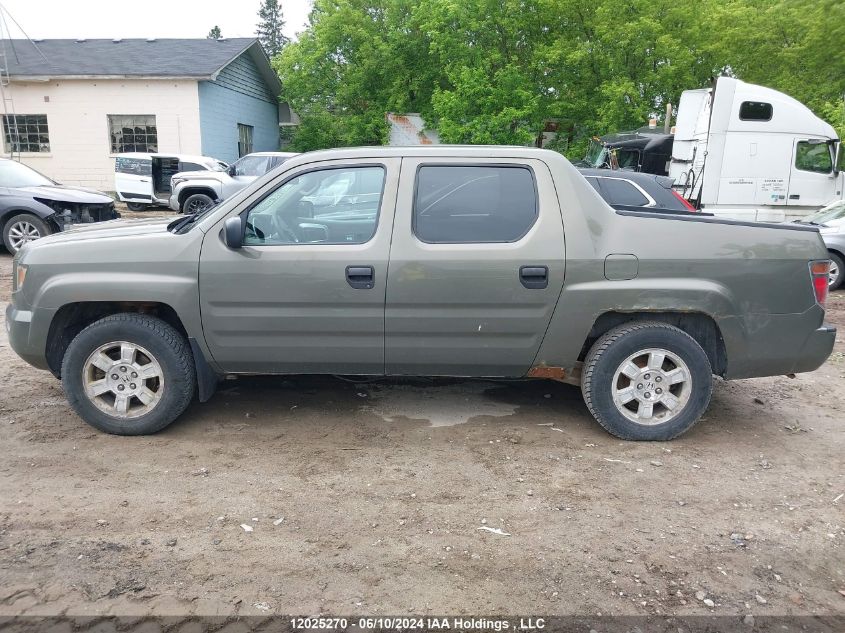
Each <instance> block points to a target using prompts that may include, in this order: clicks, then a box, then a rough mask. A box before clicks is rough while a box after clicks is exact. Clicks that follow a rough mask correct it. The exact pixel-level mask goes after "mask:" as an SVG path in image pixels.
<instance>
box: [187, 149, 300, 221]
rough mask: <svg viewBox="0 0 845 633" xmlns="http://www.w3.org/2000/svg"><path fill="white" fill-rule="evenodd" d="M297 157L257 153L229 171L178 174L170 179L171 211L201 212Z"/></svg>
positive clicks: (234, 165)
mask: <svg viewBox="0 0 845 633" xmlns="http://www.w3.org/2000/svg"><path fill="white" fill-rule="evenodd" d="M293 156H296V154H295V153H293V152H255V153H254V154H247V155H246V156H242V157H241V158H239V159H238V160H236V161H235V162H234V163H232V164H231V165H229V168H228V169H227V170H226V171H184V172H180V173H178V174H174V175H173V177H172V178H171V179H170V189H171V195H170V208H171V209H173V210H174V211H180V212H182V213H189V214H194V213H201V212H203V211H205V210H206V209H210V208H211V207H213V206H214V205H215V204H217V203H218V202H220V201H221V200H225V199H226V198H228V197H229V196H231V195H232V194H233V193H236V192H238V191H240V190H241V189H243V188H244V187H246V186H247V185H248V184H250V183H251V182H252V181H254V180H255V179H256V178H258V177H259V176H263V175H264V174H266V173H267V172H269V171H271V170H272V169H274V168H276V167H278V166H279V165H281V164H282V163H283V162H285V161H286V160H288V159H289V158H291V157H293Z"/></svg>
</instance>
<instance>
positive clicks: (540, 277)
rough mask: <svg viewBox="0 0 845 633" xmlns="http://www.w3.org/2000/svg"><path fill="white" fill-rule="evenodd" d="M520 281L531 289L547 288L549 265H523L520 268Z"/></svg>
mask: <svg viewBox="0 0 845 633" xmlns="http://www.w3.org/2000/svg"><path fill="white" fill-rule="evenodd" d="M519 281H520V283H521V284H522V285H523V286H525V287H526V288H529V289H532V290H534V289H542V288H547V287H548V285H549V268H548V266H522V267H521V268H520V269H519Z"/></svg>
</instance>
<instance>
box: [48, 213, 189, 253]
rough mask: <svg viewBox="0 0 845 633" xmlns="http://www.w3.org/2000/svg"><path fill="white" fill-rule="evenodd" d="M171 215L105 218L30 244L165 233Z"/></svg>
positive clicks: (75, 226)
mask: <svg viewBox="0 0 845 633" xmlns="http://www.w3.org/2000/svg"><path fill="white" fill-rule="evenodd" d="M173 220H174V218H173V217H165V218H144V219H140V220H107V221H105V222H95V223H92V224H80V225H74V226H73V228H71V229H68V230H66V231H62V232H61V233H54V234H53V235H48V236H47V237H42V238H41V239H40V240H38V241H37V242H33V244H32V246H34V247H36V248H37V247H38V246H40V245H42V244H43V245H44V246H47V245H50V244H63V243H68V242H79V241H82V240H92V239H96V240H102V239H109V238H115V237H131V236H136V235H152V234H156V233H166V232H167V225H168V224H170V223H171V222H173Z"/></svg>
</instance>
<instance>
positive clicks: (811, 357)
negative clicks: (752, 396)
mask: <svg viewBox="0 0 845 633" xmlns="http://www.w3.org/2000/svg"><path fill="white" fill-rule="evenodd" d="M718 325H719V327H720V329H721V332H722V337H723V340H724V343H725V347H726V351H727V354H728V363H727V370H726V372H725V375H724V377H725V378H727V379H728V380H734V379H737V378H757V377H760V376H782V375H785V374H797V373H802V372H808V371H814V370H816V369H818V368H819V367H821V366H822V365H823V364H824V362H825V361H826V360H827V358H828V356H830V354H831V352H832V351H833V344H834V342H835V341H836V328H835V327H834V326H832V325H828V324H826V323H824V309H823V308H822V307H821V306H819V305H815V306H813V307H812V308H810V309H809V310H807V311H806V312H802V313H797V314H777V315H771V314H769V315H766V314H755V315H749V316H746V317H744V318H739V317H729V318H726V319H722V320H720V321H719V322H718Z"/></svg>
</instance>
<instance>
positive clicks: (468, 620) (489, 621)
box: [290, 616, 546, 632]
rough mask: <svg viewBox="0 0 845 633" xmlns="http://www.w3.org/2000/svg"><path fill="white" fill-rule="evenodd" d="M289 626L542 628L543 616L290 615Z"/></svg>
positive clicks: (321, 628)
mask: <svg viewBox="0 0 845 633" xmlns="http://www.w3.org/2000/svg"><path fill="white" fill-rule="evenodd" d="M290 624H291V628H293V629H294V630H298V631H332V630H341V631H344V630H348V629H349V628H359V629H362V630H369V631H388V630H394V631H396V630H399V631H409V630H414V629H420V630H425V631H450V630H456V631H479V632H482V631H484V632H486V631H496V632H499V631H510V630H513V631H539V630H542V629H544V628H545V626H546V622H545V619H543V618H533V617H531V618H515V619H514V620H508V619H499V618H473V617H424V618H423V617H407V616H405V617H396V618H391V617H359V618H353V619H351V620H350V619H349V618H331V617H294V618H291V619H290Z"/></svg>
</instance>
